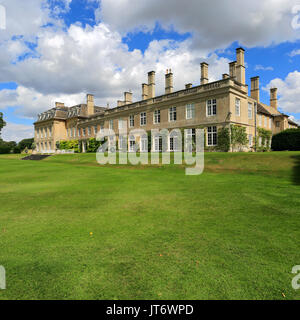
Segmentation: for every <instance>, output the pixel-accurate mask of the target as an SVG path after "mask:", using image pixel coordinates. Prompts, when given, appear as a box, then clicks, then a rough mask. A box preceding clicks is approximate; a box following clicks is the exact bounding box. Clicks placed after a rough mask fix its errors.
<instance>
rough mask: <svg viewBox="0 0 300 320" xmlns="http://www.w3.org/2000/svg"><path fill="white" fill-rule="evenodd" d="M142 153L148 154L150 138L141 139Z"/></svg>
mask: <svg viewBox="0 0 300 320" xmlns="http://www.w3.org/2000/svg"><path fill="white" fill-rule="evenodd" d="M140 149H141V152H148V137H147V136H145V137H142V138H141V144H140Z"/></svg>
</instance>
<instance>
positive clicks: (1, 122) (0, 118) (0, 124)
mask: <svg viewBox="0 0 300 320" xmlns="http://www.w3.org/2000/svg"><path fill="white" fill-rule="evenodd" d="M5 126H6V122H5V121H4V120H3V113H2V112H0V136H1V130H2V129H3V127H5Z"/></svg>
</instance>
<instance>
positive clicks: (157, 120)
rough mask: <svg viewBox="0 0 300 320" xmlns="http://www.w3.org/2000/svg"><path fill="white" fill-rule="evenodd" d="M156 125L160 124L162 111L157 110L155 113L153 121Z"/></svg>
mask: <svg viewBox="0 0 300 320" xmlns="http://www.w3.org/2000/svg"><path fill="white" fill-rule="evenodd" d="M153 122H154V124H158V123H160V110H155V111H154V119H153Z"/></svg>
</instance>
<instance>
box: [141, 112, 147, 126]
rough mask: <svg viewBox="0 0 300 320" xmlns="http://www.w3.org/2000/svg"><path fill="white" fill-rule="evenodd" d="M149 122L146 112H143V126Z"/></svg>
mask: <svg viewBox="0 0 300 320" xmlns="http://www.w3.org/2000/svg"><path fill="white" fill-rule="evenodd" d="M146 124H147V117H146V112H142V113H141V126H145V125H146Z"/></svg>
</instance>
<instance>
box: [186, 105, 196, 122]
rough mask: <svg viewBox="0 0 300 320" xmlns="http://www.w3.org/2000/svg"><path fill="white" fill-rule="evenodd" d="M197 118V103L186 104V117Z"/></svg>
mask: <svg viewBox="0 0 300 320" xmlns="http://www.w3.org/2000/svg"><path fill="white" fill-rule="evenodd" d="M194 118H195V104H194V103H190V104H187V105H186V119H187V120H190V119H194Z"/></svg>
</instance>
